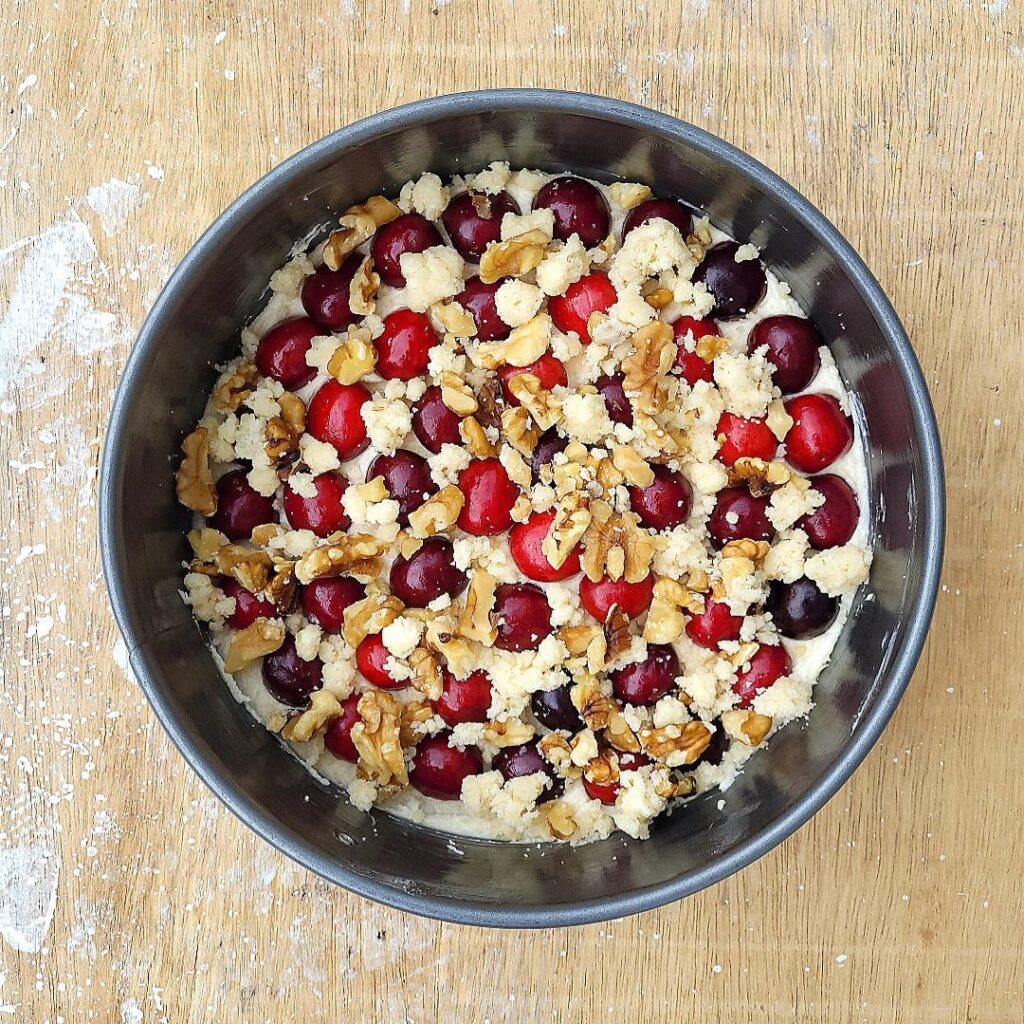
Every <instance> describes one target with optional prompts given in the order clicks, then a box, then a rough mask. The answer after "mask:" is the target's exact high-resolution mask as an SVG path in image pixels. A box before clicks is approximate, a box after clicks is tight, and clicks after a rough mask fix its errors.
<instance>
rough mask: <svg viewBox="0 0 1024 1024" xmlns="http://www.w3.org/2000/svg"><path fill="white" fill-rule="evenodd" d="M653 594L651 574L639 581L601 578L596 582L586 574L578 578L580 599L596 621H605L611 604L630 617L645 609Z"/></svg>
mask: <svg viewBox="0 0 1024 1024" xmlns="http://www.w3.org/2000/svg"><path fill="white" fill-rule="evenodd" d="M653 595H654V576H653V574H652V575H650V576H648V577H647V578H646V579H643V580H641V581H640V582H639V583H627V582H626V581H625V580H610V579H607V578H606V579H602V580H598V581H597V582H596V583H594V582H592V581H591V580H589V579H588V578H587V577H586V576H584V577H583V579H581V580H580V601H581V603H582V604H583V607H584V608H586V610H587V611H588V612H590V614H591V615H593V616H594V618H595V619H597V620H598V622H605V621H607V619H608V613H609V612H610V611H611V610H612V605H616V604H617V605H618V606H619V607H620V608H621V609H622V610H623V611H624V612H625V613H626V614H627V615H628V616H629V617H630V618H631V619H635V618H636V617H637V616H638V615H642V614H643V613H644V612H645V611H647V608H648V606H649V605H650V603H651V597H652V596H653Z"/></svg>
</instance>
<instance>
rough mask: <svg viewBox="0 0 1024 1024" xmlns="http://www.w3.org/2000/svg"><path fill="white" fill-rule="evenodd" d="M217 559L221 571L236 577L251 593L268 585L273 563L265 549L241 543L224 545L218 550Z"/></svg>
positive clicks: (218, 568) (258, 591)
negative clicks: (245, 545) (261, 549)
mask: <svg viewBox="0 0 1024 1024" xmlns="http://www.w3.org/2000/svg"><path fill="white" fill-rule="evenodd" d="M215 561H216V563H217V571H218V572H219V573H221V574H222V575H224V576H232V577H234V578H235V579H236V580H237V581H238V582H239V583H241V584H242V586H243V587H245V589H246V590H248V591H249V593H250V594H258V593H260V591H262V590H263V589H264V588H265V587H266V585H267V582H268V581H269V579H270V569H271V567H272V565H273V562H272V561H271V558H270V555H268V554H267V553H266V552H265V551H260V550H258V549H256V548H249V547H243V546H242V545H241V544H225V545H223V547H221V548H220V549H219V550H218V551H217V554H216V556H215Z"/></svg>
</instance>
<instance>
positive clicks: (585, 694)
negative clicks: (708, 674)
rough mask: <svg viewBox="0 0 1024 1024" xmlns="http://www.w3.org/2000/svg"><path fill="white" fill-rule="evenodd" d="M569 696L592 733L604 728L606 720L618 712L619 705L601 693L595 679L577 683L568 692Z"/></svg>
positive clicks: (606, 723)
mask: <svg viewBox="0 0 1024 1024" xmlns="http://www.w3.org/2000/svg"><path fill="white" fill-rule="evenodd" d="M570 696H571V697H572V702H573V704H574V705H575V707H576V710H577V711H578V712H579V713H580V717H581V718H582V719H583V721H584V722H586V723H587V725H588V727H589V728H591V729H593V730H594V732H600V731H601V730H602V729H604V728H606V727H607V725H608V719H609V718H610V717H611V716H612V715H613V714H615V713H617V712H618V711H619V705H618V704H617V703H616V702H615V701H614V700H612V698H611V697H608V696H606V695H605V694H604V693H602V692H601V687H600V685H599V684H598V682H597V680H596V679H591V680H586V681H584V682H582V683H577V684H576V685H575V686H574V687H573V688H572V690H571V691H570Z"/></svg>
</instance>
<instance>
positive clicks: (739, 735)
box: [722, 708, 773, 747]
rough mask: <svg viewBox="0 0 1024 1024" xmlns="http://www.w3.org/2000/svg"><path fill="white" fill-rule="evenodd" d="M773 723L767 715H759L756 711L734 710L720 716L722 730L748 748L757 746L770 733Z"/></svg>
mask: <svg viewBox="0 0 1024 1024" xmlns="http://www.w3.org/2000/svg"><path fill="white" fill-rule="evenodd" d="M772 725H773V722H772V719H771V717H770V716H769V715H759V714H758V713H757V712H756V711H750V710H748V709H741V708H734V709H733V710H732V711H726V712H725V714H723V715H722V728H723V729H724V730H725V731H726V732H727V733H728V734H729V735H730V736H732V737H733V739H737V740H739V741H740V742H741V743H745V744H746V745H747V746H748V747H756V746H759V745H760V743H761V741H762V740H763V739H764V738H765V736H767V735H768V733H769V732H771V728H772Z"/></svg>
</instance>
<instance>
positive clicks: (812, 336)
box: [747, 315, 823, 395]
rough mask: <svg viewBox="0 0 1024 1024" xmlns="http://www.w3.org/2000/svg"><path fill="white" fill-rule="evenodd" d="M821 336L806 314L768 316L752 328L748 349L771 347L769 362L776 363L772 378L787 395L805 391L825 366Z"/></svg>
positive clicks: (751, 350) (753, 350) (751, 351)
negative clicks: (821, 353) (823, 365)
mask: <svg viewBox="0 0 1024 1024" xmlns="http://www.w3.org/2000/svg"><path fill="white" fill-rule="evenodd" d="M822 344H823V342H822V340H821V336H820V335H819V334H818V332H817V330H815V328H814V324H812V323H811V322H810V320H805V319H804V318H803V317H802V316H787V315H782V316H766V317H765V318H764V319H763V320H761V321H760V322H759V323H756V324H754V326H753V327H752V328H751V331H750V335H749V337H748V338H747V352H748V353H751V354H752V353H754V352H756V351H757V349H759V348H761V346H762V345H767V346H768V361H769V362H770V363H773V364H774V365H775V372H774V373H773V374H772V380H774V381H775V383H776V385H777V386H778V388H779V390H780V391H781V392H782V393H783V394H784V395H791V394H793V393H794V392H796V391H803V389H804V388H805V387H807V385H808V384H810V383H811V381H812V380H814V375H815V374H816V373H817V372H818V367H819V366H821V355H820V353H819V352H818V349H819V348H820V347H821V345H822Z"/></svg>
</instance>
